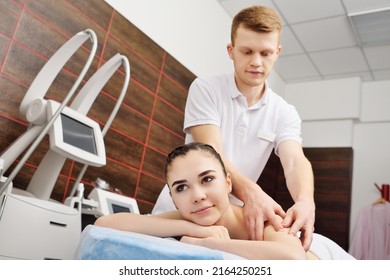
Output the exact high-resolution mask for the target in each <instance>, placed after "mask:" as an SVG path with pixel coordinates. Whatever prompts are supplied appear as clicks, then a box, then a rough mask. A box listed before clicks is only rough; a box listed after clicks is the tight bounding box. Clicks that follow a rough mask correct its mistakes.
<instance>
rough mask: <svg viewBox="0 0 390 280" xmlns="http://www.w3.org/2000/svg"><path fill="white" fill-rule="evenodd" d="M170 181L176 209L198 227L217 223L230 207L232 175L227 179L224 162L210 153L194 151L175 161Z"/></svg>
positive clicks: (170, 170) (171, 167) (171, 169)
mask: <svg viewBox="0 0 390 280" xmlns="http://www.w3.org/2000/svg"><path fill="white" fill-rule="evenodd" d="M167 181H168V185H169V188H170V192H171V195H172V199H173V202H174V203H175V205H176V208H177V209H178V210H179V211H180V213H181V215H182V216H183V218H185V219H187V220H189V221H192V222H194V223H196V224H199V225H205V226H206V225H213V224H215V223H216V222H218V221H219V220H220V218H221V217H222V216H223V215H224V213H225V212H226V211H227V209H228V207H229V205H230V204H229V197H228V194H229V193H230V191H231V180H230V176H229V175H228V176H225V174H224V172H223V169H222V166H221V164H220V162H219V161H218V160H217V159H216V158H215V157H213V156H212V155H210V154H209V153H207V152H204V151H190V152H188V153H187V154H186V155H185V156H179V157H177V158H175V159H174V161H173V162H172V163H171V165H170V167H169V169H168V174H167Z"/></svg>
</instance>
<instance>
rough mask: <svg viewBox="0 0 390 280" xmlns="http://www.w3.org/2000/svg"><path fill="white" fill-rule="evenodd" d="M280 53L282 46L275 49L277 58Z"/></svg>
mask: <svg viewBox="0 0 390 280" xmlns="http://www.w3.org/2000/svg"><path fill="white" fill-rule="evenodd" d="M281 52H282V45H278V48H277V49H276V54H277V55H278V56H279V55H280V53H281Z"/></svg>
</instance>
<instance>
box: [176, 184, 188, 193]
mask: <svg viewBox="0 0 390 280" xmlns="http://www.w3.org/2000/svg"><path fill="white" fill-rule="evenodd" d="M185 188H186V185H178V186H177V187H176V192H182V191H184V190H185Z"/></svg>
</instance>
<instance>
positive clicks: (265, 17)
mask: <svg viewBox="0 0 390 280" xmlns="http://www.w3.org/2000/svg"><path fill="white" fill-rule="evenodd" d="M241 25H242V26H243V27H245V28H248V29H250V30H252V31H255V32H263V33H270V32H273V31H277V32H278V33H279V36H280V33H281V32H282V18H281V17H280V16H279V14H278V13H277V12H276V11H275V10H273V9H271V8H269V7H264V6H252V7H248V8H245V9H242V10H241V11H240V12H239V13H238V14H237V15H236V16H235V17H234V18H233V22H232V29H231V35H230V36H231V43H232V44H233V45H234V40H235V38H236V34H237V29H238V27H240V26H241Z"/></svg>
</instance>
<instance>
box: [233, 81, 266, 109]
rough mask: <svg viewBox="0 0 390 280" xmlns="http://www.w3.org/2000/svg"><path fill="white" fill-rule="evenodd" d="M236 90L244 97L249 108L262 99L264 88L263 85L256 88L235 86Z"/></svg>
mask: <svg viewBox="0 0 390 280" xmlns="http://www.w3.org/2000/svg"><path fill="white" fill-rule="evenodd" d="M237 88H238V90H239V91H240V92H241V93H242V95H244V96H245V97H246V101H247V103H248V107H250V106H252V105H253V104H255V103H256V102H257V101H259V100H260V99H261V98H262V97H263V95H264V92H265V88H266V86H265V83H263V84H261V85H259V86H256V87H249V86H239V85H237Z"/></svg>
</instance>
